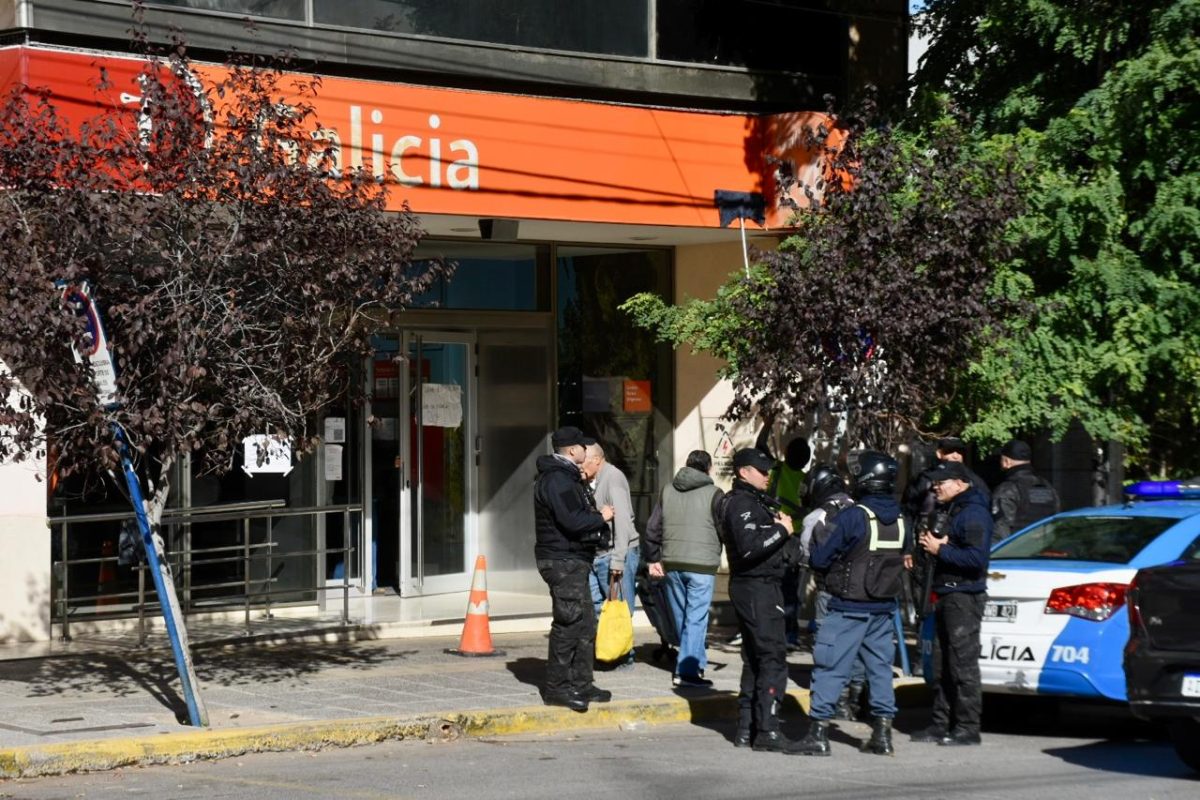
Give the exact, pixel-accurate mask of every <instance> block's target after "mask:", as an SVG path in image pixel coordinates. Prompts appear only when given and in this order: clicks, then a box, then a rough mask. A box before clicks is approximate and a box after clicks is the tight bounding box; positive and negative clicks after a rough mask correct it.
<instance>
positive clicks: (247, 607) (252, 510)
mask: <svg viewBox="0 0 1200 800" xmlns="http://www.w3.org/2000/svg"><path fill="white" fill-rule="evenodd" d="M169 511H170V512H171V513H168V512H164V513H163V519H162V521H161V523H160V527H163V528H170V529H171V530H175V529H176V528H179V527H190V526H192V525H196V524H206V523H212V522H237V523H239V524H238V525H237V526H236V529H237V531H238V534H239V537H240V538H241V543H240V544H236V545H220V546H216V547H208V548H204V547H201V548H192V547H191V546H190V542H191V537H190V536H185V537H184V538H183V542H184V546H183V547H182V548H180V549H177V550H175V551H173V552H171V553H169V554H168V560H169V561H170V562H171V565H172V569H173V571H174V577H175V579H176V580H180V581H182V582H183V584H184V588H185V591H184V594H183V597H184V602H183V606H184V607H183V609H182V611H183V613H184V614H185V615H186V614H187V613H188V612H189V611H190V610H191V608H192V605H191V593H192V591H194V590H197V589H198V590H202V591H211V590H216V589H231V588H234V587H239V586H240V587H241V588H242V592H241V598H240V599H241V603H240V605H242V607H243V610H244V614H245V625H246V629H247V632H249V631H250V628H251V619H250V612H251V609H252V607H262V608H265V609H266V617H267V618H270V617H271V600H272V596H274V595H279V594H295V593H297V592H308V591H314V592H319V591H322V590H326V589H329V588H331V587H330V585H329V584H328V583H327V582H325V581H323V580H321V579H318V580H317V582H316V583H315V584H305V585H301V586H289V587H286V588H283V589H280V588H277V587H276V586H275V584H276V582H277V577H276V575H275V574H274V571H273V570H272V559H278V558H292V557H298V556H316V557H317V558H318V559H319V560H320V559H323V558H324V557H327V556H329V555H334V554H339V553H340V554H341V556H342V563H343V565H344V566H343V572H342V580H341V586H340V587H338V588H340V589H341V592H342V623H343V624H347V623H348V622H349V616H350V573H351V570H350V563H351V561H352V560H353V558H354V554H355V553H356V552H357V548H355V546H354V545H353V544H352V543H351V539H350V533H351V518H352V517H353V516H354V515H358V516H359V517H360V519H361V516H362V511H363V508H362V504H360V503H348V504H343V505H328V506H304V507H298V508H288V507H287V506H286V503H285V502H284V501H282V500H267V501H254V502H248V503H230V504H226V505H220V506H200V507H197V508H192V509H170V510H169ZM330 514H337V515H339V516H341V517H342V534H343V539H342V541H343V542H344V546H342V547H332V548H331V547H318V548H311V549H307V548H306V549H304V550H295V551H290V550H289V551H287V552H284V553H281V552H278V550H277V548H278V546H279V543H278V542H275V541H274V540H273V534H274V523H275V521H276V520H278V519H285V518H298V517H323V516H328V515H330ZM133 519H134V514H133V512H132V511H128V512H112V513H103V514H80V515H74V516H59V517H51V518H49V519H48V520H47V521H48V523H49V524H50V525H51V526H57V527H59V528H60V531H61V536H62V556H63V557H62V558H60V559H58V560H55V561H54V562H53V566H54V569H55V571H56V574H58V575H59V577H60V581H59V584H60V585H59V589H60V592H61V597H60V598H59V599H58V602H57V603H54V604H52V606H51V607H52V608H53V609H56V610H57V612H58V613H57V617H58V622H59V624H60V625H61V626H62V639H63V640H64V641H68V640H70V638H71V634H70V624H71V611H70V609H69V607H68V604H69V603H70V602H71V601H74V602H75V603H79V602H81V601H102V600H110V601H111V600H118V601H124V600H126V599H131V598H136V601H137V602H136V604H135V606H134V607H135V608H136V611H137V617H138V641H139V644H141V645H143V646H144V645H145V643H146V610H147V608H148V607H154V606H158V605H159V604H158V603H157V602H156V601H152V602H147V598H146V570H147V567H146V565H145V564H136V565H134V569H135V570H136V572H137V576H138V590H137V592H132V591H124V592H109V593H100V594H95V595H83V596H75V597H71V596H70V577H69V576H70V569H71V567H73V566H77V565H86V564H104V563H112V564H114V565H116V564H117V563H119V558H118V556H115V555H112V556H100V557H98V558H96V557H93V558H80V559H70V558H67V557H66V555H67V552H68V541H69V529H70V526H71V525H72V524H76V525H77V524H83V523H91V522H117V521H125V520H133ZM255 521H264V522H265V523H266V530H265V534H266V537H267V540H266V541H265V542H251V541H250V536H251V523H252V522H255ZM232 552H239V553H240V555H239V556H227V555H224V554H226V553H232ZM218 553H220V554H222V555H220V556H218V557H216V558H213V557H212V556H213V555H216V554H218ZM197 555H200V556H202V557H201V558H195V556H197ZM205 556H207V557H205ZM261 561H265V562H266V575H265V576H264V577H262V578H259V579H253V580H252V579H251V573H252V569H251V566H252V564H253V563H255V562H261ZM237 562H242V563H243V567H242V575H243V577H242V579H241V580H232V581H223V582H218V583H205V584H200V585H197V586H193V585H192V583H191V576H192V570H193V569H194V568H195V567H196V566H206V565H210V564H218V563H237ZM319 563H320V562H319ZM360 578H361V575H360ZM236 597H237V595H229V596H228V597H227V598H223V597H215V598H211V602H207V601H206V602H204V606H205V610H206V611H208V610H212V607H213V606H214V605H228V604H229V602H228V601H229V600H233V599H234V598H236ZM252 600H260V601H261V605H259V604H255V603H252V602H251V601H252Z"/></svg>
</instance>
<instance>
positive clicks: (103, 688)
mask: <svg viewBox="0 0 1200 800" xmlns="http://www.w3.org/2000/svg"><path fill="white" fill-rule="evenodd" d="M418 652H419V651H417V650H393V649H389V648H387V647H386V646H384V645H378V644H371V643H368V644H334V645H317V646H313V645H305V646H299V645H297V646H285V647H269V648H259V647H241V648H236V649H221V650H216V649H198V650H196V651H195V652H194V653H193V664H194V666H195V669H196V676H197V678H198V680H199V682H200V690H201V693H203V691H204V689H205V687H211V686H223V687H231V686H250V687H253V686H259V685H263V684H272V683H273V684H278V683H284V682H288V681H296V680H300V679H303V678H305V677H309V676H313V675H316V674H319V673H321V672H323V671H326V670H331V669H362V670H367V669H371V668H373V667H376V666H379V665H382V664H385V663H388V662H392V661H396V660H401V659H405V658H408V657H410V656H412V655H414V654H416V653H418ZM0 681H4V682H6V683H9V684H24V685H25V687H26V689H25V696H26V697H30V698H37V697H55V696H59V697H65V696H68V695H75V696H79V697H80V698H81V699H84V700H92V699H95V698H94V697H88V695H99V696H101V697H109V698H116V699H124V698H130V697H136V696H140V695H149V696H150V697H152V698H153V699H154V700H155V701H156V702H158V703H160V704H161V705H162V706H164V707H165V708H167V709H168V710H170V711H171V712H172V713H174V714H175V716H176V717H177V718H178V719H179V720H180V721H181V722H184V723H186V722H187V719H188V714H187V706H186V704H185V702H184V700H183V698H182V693H181V691H179V674H178V672H177V670H176V668H175V661H174V659H173V657H172V656H171V654H170V652H169V651H168V652H165V653H164V652H155V653H153V654H142V653H134V654H131V655H128V656H126V655H117V654H112V653H97V654H86V655H64V656H55V657H51V658H41V659H27V660H23V661H11V662H6V663H0Z"/></svg>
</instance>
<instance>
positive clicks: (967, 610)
mask: <svg viewBox="0 0 1200 800" xmlns="http://www.w3.org/2000/svg"><path fill="white" fill-rule="evenodd" d="M930 477H932V479H933V486H934V490H935V491H936V492H937V499H938V503H940V504H942V505H944V506H946V507H947V514H948V516H947V520H946V527H947V529H948V530H947V532H946V533H947V535H946V536H938V535H937V534H936V531H926V532H924V533H922V534H921V538H920V540H919V544H920V546H921V548H922V549H924V550H925V552H927V553H928V554H929V555H930V556H932V557H933V559H934V562H933V591H934V594H935V595H936V596H937V604H936V606H935V608H934V621H935V628H934V629H935V632H936V636H935V638H934V642H933V689H934V697H933V724H931V725H930V726H929V727H928V728H925V729H924V730H921V731H917V732H916V733H914V734H913V735H912V740H913V741H914V742H936V743H937V744H940V745H973V744H979V742H980V736H979V722H980V719H979V718H980V715H981V713H982V710H983V693H982V692H983V687H982V684H981V681H980V675H979V637H980V627H981V624H982V621H983V607H984V604H985V602H986V601H987V568H988V551H989V550H990V548H991V541H992V517H991V514H990V513H989V509H988V505H987V500H986V499H985V498H984V495H983V493H982V492H980V491H979V490H978V489H976V488H975V487H974V486H973V485H972V482H971V475H970V473H968V472H967V470H966V469H964V468H963V465H962V464H956V463H954V462H943V463H941V464H939V465H938V467H937V469H935V470H933V471H932V472H931V473H930Z"/></svg>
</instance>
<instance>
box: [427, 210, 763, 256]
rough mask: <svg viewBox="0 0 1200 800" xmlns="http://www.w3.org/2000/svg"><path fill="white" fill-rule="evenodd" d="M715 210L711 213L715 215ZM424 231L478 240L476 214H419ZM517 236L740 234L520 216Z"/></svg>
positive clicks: (671, 238)
mask: <svg viewBox="0 0 1200 800" xmlns="http://www.w3.org/2000/svg"><path fill="white" fill-rule="evenodd" d="M716 213H717V211H716V209H713V214H714V215H716ZM420 217H421V223H422V225H423V226H424V227H425V231H426V233H428V234H429V235H430V236H437V237H455V238H466V239H481V238H482V237H481V236H480V234H479V218H478V217H459V216H450V215H444V214H422V215H420ZM785 234H786V231H784V230H773V231H764V230H762V229H761V228H759V227H758V226H757V225H755V224H754V223H750V224H748V225H747V226H746V238H747V239H749V240H750V241H752V242H753V241H755V240H762V242H763V244H766V242H767V241H770V242H774V241H776V240H777V239H778V238H779V237H780V236H782V235H785ZM517 238H518V239H519V240H520V241H525V242H539V241H541V242H549V241H555V242H585V243H591V244H627V245H637V246H656V247H667V246H676V245H692V244H712V243H717V242H737V241H740V240H741V233H740V231H739V230H738V228H737V226H736V225H731V226H730V227H728V228H676V227H666V226H654V225H611V224H604V223H596V222H560V221H555V220H540V219H523V220H520V221H519V225H518V233H517Z"/></svg>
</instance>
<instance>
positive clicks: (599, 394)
mask: <svg viewBox="0 0 1200 800" xmlns="http://www.w3.org/2000/svg"><path fill="white" fill-rule="evenodd" d="M670 266H671V261H670V254H669V253H668V252H667V251H665V250H619V249H610V248H601V247H591V248H583V247H560V248H559V250H558V413H559V419H560V422H559V424H572V425H578V426H579V427H580V428H582V429H583V430H585V431H588V432H590V433H592V434H593V435H595V436H596V437H597V438H598V439H599V440H600V441H601V443H602V444H603V445H604V448H605V451H606V453H607V456H608V460H609V461H610V462H611V463H613V464H614V465H615V466H616V467H617V468H619V469H620V470H622V471H623V472H624V473H625V475H626V477H628V478H629V487H630V491H631V492H632V494H633V500H634V510H635V512H636V515H637V518H638V522H639V523H640V524H644V523H645V521H646V519H648V518H649V516H650V510H651V504H652V502H653V499H654V497H655V496H656V495H657V492H658V486H659V478H660V476H659V475H658V471H659V461H658V453H659V451H660V448H661V451H662V452H663V453H667V454H669V453H670V452H671V449H670V443H671V439H670V437H671V431H672V421H671V418H672V409H671V405H672V403H673V397H674V392H673V387H672V385H671V378H672V375H673V369H672V352H671V349H670V347H668V346H667V345H665V344H660V343H657V342H655V341H654V336H653V334H651V333H650V332H648V331H645V330H643V329H641V328H638V327H637V326H635V325H632V324H631V323H630V321H629V318H628V317H627V316H626V315H625V314H624V312H622V311H619V310H618V309H617V306H619V305H620V304H621V303H623V302H624V301H625V300H627V299H628V298H629V297H631V296H632V295H634V294H636V293H638V292H645V291H649V292H657V293H659V294H660V295H662V296H663V297H669V296H670V287H671V277H670ZM668 460H669V456H668ZM664 469H665V470H667V471H669V470H670V469H671V465H670V463H666V464H664Z"/></svg>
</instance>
